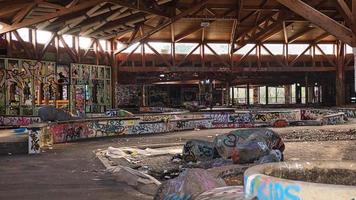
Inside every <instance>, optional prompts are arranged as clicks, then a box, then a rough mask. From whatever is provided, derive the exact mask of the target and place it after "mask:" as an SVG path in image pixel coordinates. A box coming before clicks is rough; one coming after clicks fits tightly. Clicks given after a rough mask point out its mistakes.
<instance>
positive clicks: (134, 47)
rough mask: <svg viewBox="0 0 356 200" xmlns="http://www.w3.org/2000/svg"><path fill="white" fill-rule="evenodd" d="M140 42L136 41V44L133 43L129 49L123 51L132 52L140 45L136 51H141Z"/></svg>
mask: <svg viewBox="0 0 356 200" xmlns="http://www.w3.org/2000/svg"><path fill="white" fill-rule="evenodd" d="M138 46H139V47H138ZM140 46H141V45H140V43H138V42H137V43H135V44H132V45H131V46H130V47H129V48H127V49H125V50H124V51H123V53H131V52H132V51H133V50H135V49H136V47H138V48H137V49H136V51H135V53H141V48H140Z"/></svg>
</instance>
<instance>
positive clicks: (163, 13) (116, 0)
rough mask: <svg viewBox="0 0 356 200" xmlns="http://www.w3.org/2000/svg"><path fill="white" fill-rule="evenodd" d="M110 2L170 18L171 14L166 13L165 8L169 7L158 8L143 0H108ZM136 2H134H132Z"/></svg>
mask: <svg viewBox="0 0 356 200" xmlns="http://www.w3.org/2000/svg"><path fill="white" fill-rule="evenodd" d="M108 2H110V3H112V4H115V5H119V6H123V7H126V8H129V9H133V10H137V11H140V12H144V13H148V14H153V15H157V16H161V17H165V18H170V15H169V14H167V13H166V11H165V10H168V9H167V7H165V6H159V8H160V9H157V8H155V7H152V8H151V7H148V6H145V3H144V2H143V1H142V0H136V1H125V0H108ZM132 2H134V4H132Z"/></svg>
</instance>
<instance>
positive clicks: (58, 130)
mask: <svg viewBox="0 0 356 200" xmlns="http://www.w3.org/2000/svg"><path fill="white" fill-rule="evenodd" d="M134 125H135V119H106V120H105V119H104V120H83V121H82V120H79V121H74V122H66V123H53V124H49V125H48V129H49V132H50V133H51V134H52V135H53V141H54V143H62V142H70V141H76V140H79V139H85V138H96V137H105V136H117V135H123V134H127V130H128V129H129V128H130V127H132V126H134Z"/></svg>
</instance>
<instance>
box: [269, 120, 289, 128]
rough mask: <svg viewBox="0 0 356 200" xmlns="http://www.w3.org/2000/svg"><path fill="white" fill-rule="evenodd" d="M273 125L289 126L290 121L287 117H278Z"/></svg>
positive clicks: (277, 126)
mask: <svg viewBox="0 0 356 200" xmlns="http://www.w3.org/2000/svg"><path fill="white" fill-rule="evenodd" d="M272 126H273V127H276V128H282V127H287V126H289V122H288V121H287V120H286V119H277V120H276V121H274V122H272Z"/></svg>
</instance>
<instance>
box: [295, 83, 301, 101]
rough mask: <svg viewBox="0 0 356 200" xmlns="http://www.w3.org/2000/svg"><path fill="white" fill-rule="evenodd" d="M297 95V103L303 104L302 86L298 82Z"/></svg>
mask: <svg viewBox="0 0 356 200" xmlns="http://www.w3.org/2000/svg"><path fill="white" fill-rule="evenodd" d="M295 95H296V100H295V101H296V103H297V104H301V103H302V87H301V86H300V84H299V83H298V84H296V86H295Z"/></svg>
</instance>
